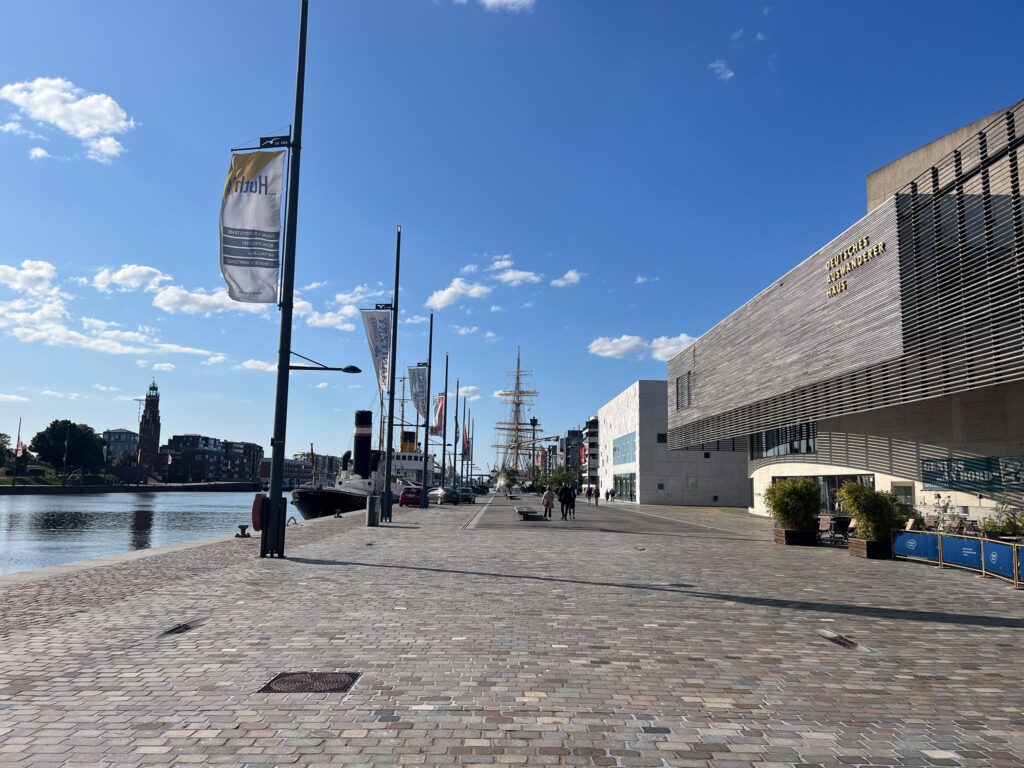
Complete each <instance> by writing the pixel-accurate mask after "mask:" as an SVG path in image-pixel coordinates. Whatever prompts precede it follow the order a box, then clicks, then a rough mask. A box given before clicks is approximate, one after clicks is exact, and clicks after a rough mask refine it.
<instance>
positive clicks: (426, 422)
mask: <svg viewBox="0 0 1024 768" xmlns="http://www.w3.org/2000/svg"><path fill="white" fill-rule="evenodd" d="M433 370H434V312H433V311H431V312H430V334H429V335H428V336H427V396H426V400H425V401H424V402H426V404H427V408H426V411H427V412H426V413H424V414H423V481H422V482H421V483H420V509H426V508H427V461H428V455H429V453H430V422H431V419H432V417H433V415H434V409H433V407H432V403H431V401H430V374H431V373H432V372H433Z"/></svg>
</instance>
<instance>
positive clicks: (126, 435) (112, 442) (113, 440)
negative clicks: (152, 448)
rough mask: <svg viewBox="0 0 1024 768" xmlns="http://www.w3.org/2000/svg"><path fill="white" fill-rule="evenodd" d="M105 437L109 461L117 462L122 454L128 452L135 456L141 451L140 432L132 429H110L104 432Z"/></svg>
mask: <svg viewBox="0 0 1024 768" xmlns="http://www.w3.org/2000/svg"><path fill="white" fill-rule="evenodd" d="M103 439H104V440H106V441H107V448H106V451H107V453H106V456H107V461H108V462H109V463H111V464H113V463H115V462H116V461H117V459H118V457H120V456H121V454H124V453H127V454H129V455H131V456H135V455H136V454H137V453H138V452H139V433H138V432H132V431H131V430H130V429H123V428H121V429H108V430H107V431H106V432H104V433H103Z"/></svg>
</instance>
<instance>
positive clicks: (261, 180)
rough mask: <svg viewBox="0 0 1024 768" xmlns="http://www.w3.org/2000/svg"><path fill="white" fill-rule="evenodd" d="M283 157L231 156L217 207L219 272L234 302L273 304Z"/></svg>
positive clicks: (266, 154)
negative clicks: (218, 213)
mask: <svg viewBox="0 0 1024 768" xmlns="http://www.w3.org/2000/svg"><path fill="white" fill-rule="evenodd" d="M284 156H285V152H284V151H280V152H250V153H247V154H234V155H231V167H230V169H229V170H228V178H227V181H226V182H225V183H224V197H223V199H222V201H221V204H220V272H221V274H222V275H223V276H224V282H226V283H227V285H228V296H230V297H231V298H232V299H234V300H235V301H246V302H251V303H257V304H274V303H276V302H277V281H278V278H277V275H278V268H279V266H280V263H281V258H280V257H281V248H280V246H281V190H282V186H283V184H284Z"/></svg>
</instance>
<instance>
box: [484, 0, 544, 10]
mask: <svg viewBox="0 0 1024 768" xmlns="http://www.w3.org/2000/svg"><path fill="white" fill-rule="evenodd" d="M533 2H534V0H480V5H482V6H483V7H484V8H486V9H487V10H488V11H510V12H513V13H515V12H518V11H532V10H533Z"/></svg>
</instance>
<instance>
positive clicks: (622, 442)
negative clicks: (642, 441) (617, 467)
mask: <svg viewBox="0 0 1024 768" xmlns="http://www.w3.org/2000/svg"><path fill="white" fill-rule="evenodd" d="M634 461H636V432H630V433H629V434H628V435H623V436H622V437H617V438H615V439H614V440H612V464H629V463H631V462H634Z"/></svg>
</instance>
